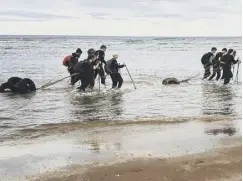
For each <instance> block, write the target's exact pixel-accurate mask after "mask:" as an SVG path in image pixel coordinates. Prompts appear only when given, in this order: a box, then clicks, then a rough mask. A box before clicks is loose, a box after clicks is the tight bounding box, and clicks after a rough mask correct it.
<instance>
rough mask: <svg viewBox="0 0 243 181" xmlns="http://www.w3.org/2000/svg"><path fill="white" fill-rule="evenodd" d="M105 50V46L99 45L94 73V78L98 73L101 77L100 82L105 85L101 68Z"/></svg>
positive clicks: (103, 62) (103, 72) (104, 62)
mask: <svg viewBox="0 0 243 181" xmlns="http://www.w3.org/2000/svg"><path fill="white" fill-rule="evenodd" d="M105 51H106V46H105V45H101V47H100V50H98V51H96V52H97V54H98V59H97V60H98V61H97V65H98V66H97V68H96V69H95V75H94V78H95V79H96V77H97V75H98V74H99V75H100V78H101V84H104V85H105V71H104V68H103V64H104V65H106V61H105Z"/></svg>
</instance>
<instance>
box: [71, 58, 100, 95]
mask: <svg viewBox="0 0 243 181" xmlns="http://www.w3.org/2000/svg"><path fill="white" fill-rule="evenodd" d="M95 60H96V56H95V55H89V56H88V58H87V59H85V60H84V61H80V62H78V63H77V64H76V65H75V66H74V67H73V71H74V73H79V75H78V76H77V78H76V79H75V81H76V82H77V81H78V80H81V86H80V87H78V89H80V90H82V91H85V89H86V88H87V87H88V86H89V85H90V86H91V87H93V86H94V69H93V65H94V62H95Z"/></svg>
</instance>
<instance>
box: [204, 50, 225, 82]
mask: <svg viewBox="0 0 243 181" xmlns="http://www.w3.org/2000/svg"><path fill="white" fill-rule="evenodd" d="M226 52H227V49H226V48H223V49H222V52H218V53H217V54H216V56H215V57H214V58H213V60H212V64H213V74H212V75H211V76H210V77H209V79H208V80H212V79H213V78H214V77H215V75H216V74H217V77H216V80H219V79H220V76H221V70H220V67H221V66H220V59H221V58H222V56H223V55H224V54H225V53H226Z"/></svg>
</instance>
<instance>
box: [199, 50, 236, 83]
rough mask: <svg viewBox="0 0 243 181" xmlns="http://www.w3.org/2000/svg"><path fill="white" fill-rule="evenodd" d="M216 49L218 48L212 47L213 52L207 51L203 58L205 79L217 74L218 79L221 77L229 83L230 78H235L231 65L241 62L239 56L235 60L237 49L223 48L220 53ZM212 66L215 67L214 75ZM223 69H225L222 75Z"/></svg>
mask: <svg viewBox="0 0 243 181" xmlns="http://www.w3.org/2000/svg"><path fill="white" fill-rule="evenodd" d="M216 51H217V48H215V47H212V49H211V52H208V53H205V54H204V55H203V56H202V58H201V62H202V64H203V66H204V69H205V73H204V76H203V79H208V80H212V79H213V78H214V77H215V76H216V80H219V79H220V78H221V79H222V80H224V84H228V83H229V82H230V79H231V78H233V73H232V71H231V67H232V65H233V66H234V64H236V63H240V60H239V58H238V59H237V60H235V56H236V51H234V50H233V49H229V50H228V51H227V49H226V48H223V49H222V51H221V52H218V53H216ZM215 53H216V55H215ZM214 55H215V56H214ZM211 67H213V74H212V75H211V71H210V69H211ZM221 70H223V73H222V76H221Z"/></svg>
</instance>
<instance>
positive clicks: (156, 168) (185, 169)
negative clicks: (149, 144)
mask: <svg viewBox="0 0 243 181" xmlns="http://www.w3.org/2000/svg"><path fill="white" fill-rule="evenodd" d="M238 141H239V140H238ZM241 153H242V147H241V146H233V147H227V148H223V149H222V148H221V149H218V150H215V151H214V152H206V153H201V154H194V155H188V156H181V157H171V158H143V159H142V158H141V159H134V160H130V161H126V162H123V163H117V164H112V165H105V166H98V167H97V166H95V165H91V166H88V167H77V166H76V167H75V166H74V167H73V168H70V169H69V170H67V171H64V172H55V173H50V174H48V175H45V176H43V177H40V178H38V179H34V180H35V181H133V180H141V181H161V180H163V181H178V180H180V181H208V180H210V181H240V180H242V177H241V170H242V164H241V163H242V156H241Z"/></svg>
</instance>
